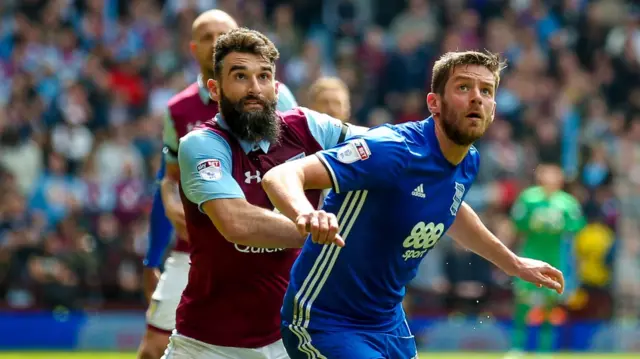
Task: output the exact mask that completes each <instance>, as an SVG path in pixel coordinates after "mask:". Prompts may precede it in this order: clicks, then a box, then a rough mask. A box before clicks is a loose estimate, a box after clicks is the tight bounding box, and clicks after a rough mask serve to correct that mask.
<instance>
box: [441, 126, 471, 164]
mask: <svg viewBox="0 0 640 359" xmlns="http://www.w3.org/2000/svg"><path fill="white" fill-rule="evenodd" d="M435 125H436V138H437V139H438V144H439V145H440V151H442V154H443V155H444V158H446V159H447V161H449V163H451V164H452V165H454V166H457V165H458V164H460V162H462V160H464V157H465V156H466V155H467V153H468V152H469V148H471V145H468V146H461V145H458V144H456V143H454V142H453V141H451V139H450V138H449V137H448V136H447V134H446V133H445V132H444V129H442V127H441V126H440V123H439V121H435Z"/></svg>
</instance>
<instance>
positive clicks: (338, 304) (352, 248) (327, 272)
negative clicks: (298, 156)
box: [282, 118, 480, 331]
mask: <svg viewBox="0 0 640 359" xmlns="http://www.w3.org/2000/svg"><path fill="white" fill-rule="evenodd" d="M317 155H318V157H319V158H320V160H321V161H322V163H323V164H324V165H325V166H326V168H327V170H328V172H329V174H330V176H331V179H332V182H333V190H332V191H330V193H329V195H328V196H327V198H326V199H325V202H324V209H325V210H326V211H328V212H331V213H334V214H335V215H336V216H337V218H338V223H339V225H340V234H341V235H342V237H343V239H344V240H345V244H346V245H345V247H343V248H340V247H338V246H335V245H329V246H325V245H318V244H315V243H313V242H311V241H307V242H306V243H305V245H304V247H303V249H302V252H301V254H300V256H299V258H298V259H297V260H296V262H295V264H294V266H293V268H292V270H291V280H290V283H289V288H288V290H287V293H286V295H285V300H284V305H283V308H282V319H283V322H284V323H283V324H285V325H294V326H298V327H304V328H308V329H312V330H344V329H346V330H350V329H353V330H375V331H390V330H394V329H395V328H396V327H397V326H398V325H399V324H401V323H403V321H404V312H403V310H402V305H401V303H402V298H403V297H404V294H405V285H406V284H407V283H409V281H411V279H413V278H414V277H415V275H416V272H417V269H418V265H419V264H420V261H421V260H422V258H424V256H425V255H426V254H427V253H428V252H429V250H430V249H431V248H433V246H434V245H436V243H437V242H438V240H439V239H440V238H442V236H443V235H444V234H445V232H446V231H447V229H448V228H449V227H450V226H451V224H452V223H453V221H454V219H455V217H456V213H457V211H458V209H459V207H460V205H461V203H462V201H463V200H464V198H465V195H466V193H467V192H468V190H469V188H470V187H471V184H472V182H473V181H474V179H475V177H476V174H477V173H478V167H479V157H480V155H479V153H478V152H477V151H476V149H475V148H473V147H472V148H471V149H470V150H469V153H468V154H467V156H466V157H465V159H464V160H463V161H462V162H461V163H460V164H458V165H457V166H454V165H452V164H451V163H450V162H448V161H447V160H446V159H445V157H444V155H443V154H442V152H441V150H440V147H439V144H438V141H437V139H436V136H435V127H434V121H433V119H431V118H428V119H426V120H424V121H421V122H413V123H406V124H400V125H384V126H380V127H377V128H374V129H371V130H370V131H368V132H366V133H365V134H363V135H360V136H356V137H355V138H353V139H351V140H349V141H347V142H345V143H343V144H342V145H338V146H337V147H334V148H332V149H329V150H325V151H322V152H319V153H318V154H317Z"/></svg>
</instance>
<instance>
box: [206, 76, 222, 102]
mask: <svg viewBox="0 0 640 359" xmlns="http://www.w3.org/2000/svg"><path fill="white" fill-rule="evenodd" d="M207 88H208V89H209V97H211V99H212V100H213V101H215V102H220V86H218V81H216V80H214V79H208V80H207Z"/></svg>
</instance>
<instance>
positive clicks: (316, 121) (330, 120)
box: [300, 107, 369, 150]
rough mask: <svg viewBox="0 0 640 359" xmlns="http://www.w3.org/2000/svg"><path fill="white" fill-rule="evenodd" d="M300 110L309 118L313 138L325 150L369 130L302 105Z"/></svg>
mask: <svg viewBox="0 0 640 359" xmlns="http://www.w3.org/2000/svg"><path fill="white" fill-rule="evenodd" d="M300 110H301V111H302V112H303V113H304V115H305V117H306V118H307V125H308V126H309V131H311V134H312V135H313V138H315V139H316V141H317V142H318V143H319V144H320V146H322V148H323V149H325V150H326V149H329V148H332V147H334V146H336V145H337V144H339V143H341V142H344V141H345V140H346V139H349V138H352V137H354V136H357V135H361V134H363V133H365V132H367V131H368V130H369V129H368V128H366V127H361V126H354V125H349V124H346V123H344V122H342V121H340V120H338V119H337V118H334V117H331V116H329V115H327V114H324V113H320V112H317V111H314V110H311V109H308V108H306V107H300Z"/></svg>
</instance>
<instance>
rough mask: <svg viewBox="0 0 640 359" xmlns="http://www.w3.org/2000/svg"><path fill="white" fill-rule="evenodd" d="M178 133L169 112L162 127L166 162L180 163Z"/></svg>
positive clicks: (163, 151) (163, 150)
mask: <svg viewBox="0 0 640 359" xmlns="http://www.w3.org/2000/svg"><path fill="white" fill-rule="evenodd" d="M178 140H179V139H178V133H177V132H176V127H175V125H174V123H173V118H172V117H171V113H170V112H169V111H167V113H166V114H165V116H164V119H163V126H162V143H163V146H164V147H163V149H162V153H163V154H164V160H165V161H167V162H168V163H176V162H178Z"/></svg>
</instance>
